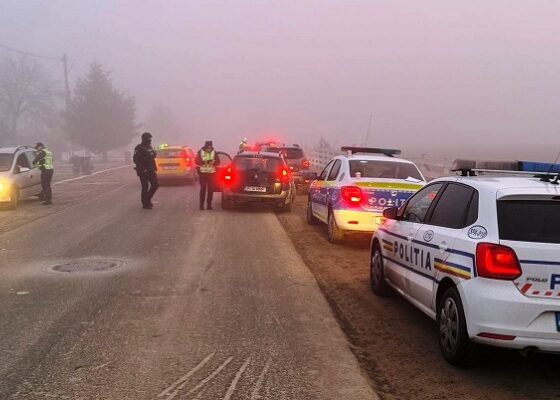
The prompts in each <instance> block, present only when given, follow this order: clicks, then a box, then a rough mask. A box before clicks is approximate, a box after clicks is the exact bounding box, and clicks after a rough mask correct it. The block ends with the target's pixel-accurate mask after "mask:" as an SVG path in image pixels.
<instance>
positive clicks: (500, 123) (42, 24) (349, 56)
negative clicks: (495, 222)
mask: <svg viewBox="0 0 560 400" xmlns="http://www.w3.org/2000/svg"><path fill="white" fill-rule="evenodd" d="M559 21H560V2H558V1H555V0H551V1H545V0H531V1H527V0H522V1H520V0H501V1H498V0H495V1H492V0H469V1H449V0H447V1H444V0H442V1H428V0H423V1H413V0H411V1H399V0H386V1H382V0H379V1H376V0H370V1H351V0H339V1H334V0H332V1H328V0H321V1H319V0H316V1H311V0H308V1H307V0H297V1H266V0H260V1H258V0H254V1H225V0H224V1H213V0H200V1H144V0H142V1H140V0H121V1H108V0H107V1H78V0H43V1H32V0H0V44H4V45H8V46H12V47H17V48H22V49H25V50H28V51H32V52H35V53H39V54H46V55H55V56H59V55H62V54H63V53H66V54H68V57H69V59H70V60H71V63H72V70H71V79H72V81H74V80H75V78H76V76H78V75H80V74H83V73H84V72H85V71H86V70H87V66H88V64H89V63H90V62H91V61H93V60H96V61H98V62H100V63H101V64H102V65H104V66H105V67H106V68H108V69H110V70H112V71H113V73H112V76H113V79H114V83H115V84H116V85H117V86H119V87H122V88H126V89H127V90H129V92H130V93H131V94H133V95H134V96H135V97H136V99H137V102H138V106H139V120H140V121H141V122H146V119H147V116H148V115H149V113H150V110H151V109H152V108H153V107H154V106H156V107H158V106H162V105H163V106H165V107H168V108H171V109H172V110H173V112H174V114H175V115H176V118H177V120H178V125H179V129H178V130H180V131H181V133H180V134H181V135H182V136H183V140H184V141H186V142H188V143H189V144H191V143H192V145H193V146H198V145H199V144H200V142H201V141H203V140H205V139H207V138H208V139H214V141H215V142H217V143H218V147H221V148H231V147H232V146H234V145H236V144H237V143H238V141H239V139H240V138H241V137H243V136H247V137H249V139H250V140H255V139H258V138H260V137H263V136H267V135H270V136H276V137H278V138H282V139H285V140H286V141H287V142H301V143H315V142H317V141H318V140H319V137H320V136H321V135H322V136H324V137H325V138H326V139H328V140H331V141H333V142H336V143H338V144H339V145H340V144H348V143H360V142H363V141H364V138H365V134H366V130H367V126H368V120H369V116H370V114H372V115H373V118H372V126H371V134H370V141H369V144H370V145H377V146H390V147H399V148H402V149H403V150H405V152H407V153H410V154H421V153H429V154H439V155H441V154H446V155H450V157H451V158H454V157H461V156H473V155H481V156H489V155H494V154H496V153H499V154H503V155H504V157H506V156H507V157H509V156H511V157H516V158H519V159H527V158H530V157H533V158H534V157H537V156H538V157H540V158H553V157H554V155H555V154H556V153H557V152H558V150H560V129H559V128H560V126H559V125H560V124H559V123H558V117H557V116H558V115H559V114H560V113H559V109H560V96H559V95H560V23H559ZM1 54H3V53H2V52H1V51H0V55H1ZM154 134H155V136H156V139H160V138H162V137H165V136H172V134H171V132H169V134H168V135H166V132H157V131H154ZM500 152H501V153H500ZM502 158H503V157H502Z"/></svg>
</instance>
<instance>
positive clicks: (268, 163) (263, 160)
mask: <svg viewBox="0 0 560 400" xmlns="http://www.w3.org/2000/svg"><path fill="white" fill-rule="evenodd" d="M233 166H234V167H235V169H236V170H238V171H248V170H251V169H259V170H261V171H267V172H276V171H278V170H279V169H280V167H281V166H282V160H281V159H280V158H276V157H274V158H273V157H235V159H234V160H233Z"/></svg>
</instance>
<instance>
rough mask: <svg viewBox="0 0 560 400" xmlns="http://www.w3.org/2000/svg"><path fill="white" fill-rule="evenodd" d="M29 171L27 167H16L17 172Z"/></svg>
mask: <svg viewBox="0 0 560 400" xmlns="http://www.w3.org/2000/svg"><path fill="white" fill-rule="evenodd" d="M29 171H31V169H29V168H27V167H19V168H18V173H20V174H21V173H22V172H29Z"/></svg>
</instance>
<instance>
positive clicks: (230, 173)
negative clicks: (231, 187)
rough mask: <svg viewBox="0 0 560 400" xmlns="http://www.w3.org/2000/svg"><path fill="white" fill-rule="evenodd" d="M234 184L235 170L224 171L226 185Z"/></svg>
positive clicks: (229, 168) (227, 169) (228, 168)
mask: <svg viewBox="0 0 560 400" xmlns="http://www.w3.org/2000/svg"><path fill="white" fill-rule="evenodd" d="M232 182H233V168H231V167H227V168H226V169H225V171H224V183H225V184H231V183H232Z"/></svg>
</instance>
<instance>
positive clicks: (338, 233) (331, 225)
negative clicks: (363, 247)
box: [327, 212, 344, 243]
mask: <svg viewBox="0 0 560 400" xmlns="http://www.w3.org/2000/svg"><path fill="white" fill-rule="evenodd" d="M327 232H328V237H329V242H331V243H340V242H342V241H343V240H344V231H343V230H342V229H340V228H339V227H338V225H337V224H336V219H335V218H334V214H333V213H332V212H331V213H329V219H328V226H327Z"/></svg>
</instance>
